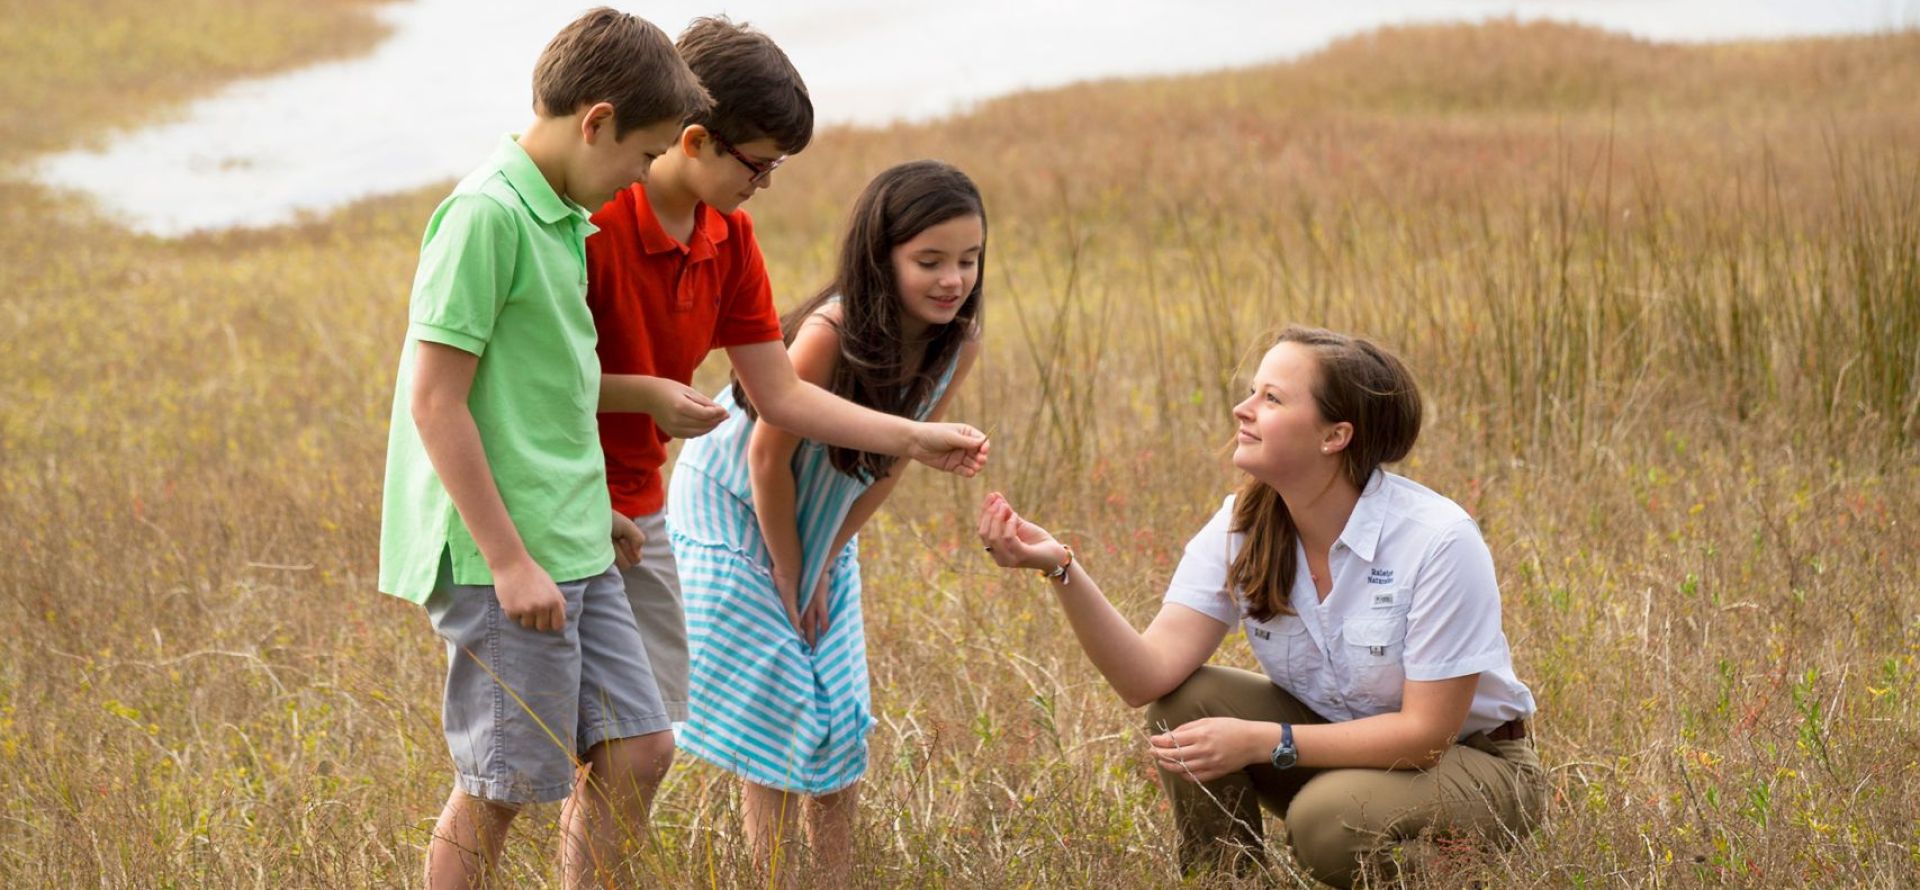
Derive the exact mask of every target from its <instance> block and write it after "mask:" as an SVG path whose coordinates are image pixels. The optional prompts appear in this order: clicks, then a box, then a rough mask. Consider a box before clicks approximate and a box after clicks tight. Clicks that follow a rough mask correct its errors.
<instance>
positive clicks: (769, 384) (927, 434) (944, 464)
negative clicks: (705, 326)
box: [727, 338, 987, 476]
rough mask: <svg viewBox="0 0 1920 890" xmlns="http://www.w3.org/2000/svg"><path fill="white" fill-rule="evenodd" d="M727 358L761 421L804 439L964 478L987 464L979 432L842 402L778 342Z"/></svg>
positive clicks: (732, 349)
mask: <svg viewBox="0 0 1920 890" xmlns="http://www.w3.org/2000/svg"><path fill="white" fill-rule="evenodd" d="M796 340H797V338H796ZM727 358H728V359H730V360H731V361H732V362H733V370H734V373H735V374H737V375H738V376H739V378H740V383H741V385H742V386H744V387H746V390H747V398H749V399H751V400H752V401H753V405H754V407H755V408H756V409H758V410H759V412H760V416H761V419H763V420H765V421H767V422H769V423H772V424H773V425H775V426H778V427H780V428H781V429H784V430H787V431H788V432H791V433H793V434H795V435H797V436H799V437H801V438H804V439H812V440H813V441H815V442H824V443H827V444H829V445H838V446H840V447H843V448H857V449H859V450H861V451H871V452H873V453H875V454H891V455H895V456H903V457H909V458H912V459H914V460H917V461H920V462H921V463H924V464H927V465H928V466H932V467H934V468H935V469H940V470H946V471H948V472H954V473H959V474H960V475H962V476H972V475H974V474H975V473H977V472H979V471H980V468H981V467H983V466H985V465H986V460H987V437H986V436H985V435H984V434H982V433H981V432H980V431H979V430H976V429H974V428H972V427H970V426H967V425H966V424H957V423H940V424H933V423H917V422H915V421H911V420H908V419H906V418H904V417H895V416H894V415H891V414H887V413H885V412H881V411H875V410H873V409H871V408H865V407H862V406H859V405H855V404H854V403H852V402H849V401H847V400H845V399H842V398H839V397H837V396H835V395H834V394H832V393H830V392H827V391H826V390H825V389H822V388H821V387H820V386H819V385H817V384H815V383H811V382H808V381H806V380H803V379H801V377H800V376H799V375H798V374H797V373H796V372H795V370H794V364H793V361H792V360H791V359H790V358H789V357H788V354H787V351H786V350H785V349H784V348H782V347H781V344H779V343H778V342H767V343H751V344H747V345H743V346H729V347H727Z"/></svg>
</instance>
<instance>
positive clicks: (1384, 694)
mask: <svg viewBox="0 0 1920 890" xmlns="http://www.w3.org/2000/svg"><path fill="white" fill-rule="evenodd" d="M1340 634H1341V637H1342V638H1343V639H1344V640H1345V642H1346V651H1345V652H1344V653H1343V654H1345V655H1346V660H1347V673H1348V677H1349V678H1350V679H1349V683H1348V689H1347V690H1346V691H1347V697H1348V699H1350V700H1351V701H1352V702H1353V704H1354V708H1355V710H1356V711H1358V712H1363V713H1362V714H1361V716H1370V715H1372V714H1383V713H1386V712H1388V711H1397V710H1399V709H1400V693H1401V685H1402V684H1403V683H1405V682H1406V679H1407V672H1406V668H1405V666H1404V665H1403V664H1402V659H1403V658H1404V657H1405V655H1406V650H1407V616H1405V615H1396V616H1387V617H1380V618H1354V619H1351V620H1349V621H1347V622H1346V624H1345V626H1344V627H1342V629H1341V631H1340Z"/></svg>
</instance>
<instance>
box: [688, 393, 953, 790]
mask: <svg viewBox="0 0 1920 890" xmlns="http://www.w3.org/2000/svg"><path fill="white" fill-rule="evenodd" d="M952 378H953V368H952V366H949V367H948V368H947V369H946V371H945V372H944V373H943V374H942V375H941V379H940V381H939V384H938V386H936V387H935V389H934V392H933V395H932V397H931V398H929V399H928V402H927V409H923V410H922V412H921V415H920V416H922V417H924V416H925V413H926V410H930V409H931V406H932V405H934V404H937V403H938V402H939V400H940V397H941V395H942V394H944V393H945V392H946V389H947V385H948V384H949V383H950V382H952ZM714 401H715V402H718V403H719V404H720V405H721V406H722V407H724V408H726V409H727V414H728V416H727V420H726V421H725V422H724V423H722V424H721V425H720V426H719V427H718V428H716V429H715V430H714V431H713V432H711V433H708V434H707V435H705V436H703V437H701V438H698V439H693V440H690V441H688V442H687V444H686V446H685V448H684V450H682V452H681V454H680V460H679V462H678V463H677V464H676V465H675V467H674V472H673V477H672V481H671V483H670V484H669V486H668V491H667V517H668V527H669V530H670V537H671V538H672V541H673V552H674V559H675V561H676V562H677V563H678V564H679V569H680V583H681V588H682V590H683V591H684V593H685V596H686V608H687V642H688V662H689V663H688V668H689V672H690V674H691V677H690V681H691V696H690V700H689V709H690V711H691V714H690V715H689V717H688V719H687V723H686V726H685V728H684V729H683V731H682V732H681V733H680V736H679V745H680V747H681V749H682V750H685V751H687V752H688V753H690V754H693V755H694V756H696V757H698V758H700V759H702V760H705V761H707V762H709V763H712V764H714V765H715V766H718V767H720V768H722V769H726V770H728V771H731V772H733V773H735V774H738V775H740V776H741V777H743V778H745V779H747V780H748V781H751V782H754V783H756V784H760V785H767V786H770V787H774V788H780V789H784V790H787V791H793V792H798V793H802V794H828V793H831V792H834V791H839V790H841V789H843V788H846V787H847V786H849V785H852V784H853V783H854V782H855V781H857V780H859V778H860V776H861V775H862V774H864V773H865V772H866V769H867V732H868V731H869V730H870V729H871V728H872V726H873V716H872V709H871V692H870V689H869V685H868V680H867V645H866V632H865V627H864V622H863V620H862V618H861V611H860V590H861V585H860V563H859V541H858V538H856V539H854V540H853V541H850V542H848V544H847V546H846V547H845V548H843V549H842V550H841V551H840V552H839V553H829V552H827V551H828V548H830V547H831V546H832V544H833V537H834V535H835V534H836V533H837V532H838V531H839V530H840V525H841V523H842V522H843V521H844V520H845V519H846V515H847V511H848V509H849V508H850V507H852V505H853V502H854V501H855V500H857V499H858V498H859V497H860V495H861V493H862V492H864V491H865V490H866V485H865V484H863V483H861V482H858V481H856V480H854V479H853V478H851V477H849V476H846V475H845V474H842V473H841V472H839V471H838V470H835V469H834V468H833V465H832V463H831V460H830V458H829V454H828V450H827V448H826V447H825V446H822V445H820V444H818V443H815V442H811V441H805V440H803V441H802V442H801V443H800V447H799V448H798V449H796V450H795V452H794V457H793V471H794V481H795V495H796V498H795V500H796V503H797V505H798V509H797V516H796V520H797V524H798V528H799V532H800V544H801V552H802V561H801V575H800V577H801V585H800V606H801V608H805V607H806V605H807V601H808V600H809V599H810V598H811V596H812V594H813V592H814V589H815V586H816V583H817V581H818V579H819V577H820V574H821V573H822V572H825V573H827V579H828V581H827V591H826V593H827V596H828V597H829V598H830V599H829V601H828V612H827V614H828V625H829V628H828V630H827V633H826V635H825V636H824V637H822V638H821V639H820V640H819V641H818V644H817V645H815V646H808V645H807V643H806V641H804V640H802V639H801V638H800V635H799V633H798V632H797V631H795V630H794V628H793V625H792V624H790V623H788V621H787V615H786V611H785V610H784V609H782V608H781V606H780V595H779V593H778V592H776V591H775V589H774V585H773V575H772V571H771V566H772V559H771V557H770V556H769V554H768V551H767V546H766V542H765V540H764V539H763V538H762V537H761V535H760V523H759V520H758V519H757V518H755V516H754V513H753V486H752V483H751V481H750V479H749V475H748V468H747V453H746V450H747V443H748V440H749V438H750V436H751V433H752V430H753V421H752V420H750V419H748V418H747V416H746V414H745V413H744V412H742V411H741V410H740V408H739V406H738V405H737V404H736V403H735V402H734V400H733V395H732V391H731V389H729V390H726V391H722V392H721V393H720V394H719V395H718V396H716V397H715V399H714Z"/></svg>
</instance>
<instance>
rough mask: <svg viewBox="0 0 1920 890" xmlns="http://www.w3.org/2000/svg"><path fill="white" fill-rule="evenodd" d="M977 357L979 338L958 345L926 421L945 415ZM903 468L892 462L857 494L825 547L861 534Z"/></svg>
mask: <svg viewBox="0 0 1920 890" xmlns="http://www.w3.org/2000/svg"><path fill="white" fill-rule="evenodd" d="M979 357H980V341H978V340H968V341H966V342H965V343H962V344H960V354H959V356H957V357H956V359H955V361H954V366H953V379H951V380H949V381H947V391H946V392H945V393H942V394H941V396H940V401H938V402H935V403H934V405H933V409H932V410H930V411H928V412H927V421H928V422H929V423H934V422H938V421H939V420H940V418H942V417H945V416H946V415H947V406H948V405H949V404H951V403H952V402H953V394H954V392H955V391H957V390H959V389H960V384H961V382H963V381H965V380H966V379H967V374H968V373H969V372H971V371H972V370H973V363H974V361H975V360H977V359H978V358H979ZM906 471H907V468H906V467H905V466H904V465H900V464H895V465H894V467H893V469H892V471H891V472H889V473H887V475H885V476H882V477H880V478H879V479H877V480H875V481H874V483H873V484H872V485H870V486H868V487H867V490H866V491H864V492H861V493H860V497H859V498H858V499H857V500H855V501H854V502H853V506H851V507H849V508H848V509H847V518H846V519H845V520H844V521H842V522H841V523H840V531H839V532H838V533H837V534H835V535H834V536H833V548H832V549H830V550H828V551H827V552H828V553H839V552H840V548H842V547H845V546H847V542H848V541H851V540H853V536H854V535H857V534H859V533H860V529H861V528H862V527H863V526H865V525H866V524H867V520H869V519H872V518H873V514H874V513H875V512H876V511H878V510H879V509H880V505H881V504H884V503H886V502H887V495H889V494H892V493H893V489H894V486H896V485H898V484H900V476H901V474H903V473H905V472H906Z"/></svg>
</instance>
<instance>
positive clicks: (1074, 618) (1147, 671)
mask: <svg viewBox="0 0 1920 890" xmlns="http://www.w3.org/2000/svg"><path fill="white" fill-rule="evenodd" d="M979 532H980V541H981V542H982V543H984V544H986V545H987V551H988V553H989V555H991V556H992V557H993V561H994V562H995V563H998V564H999V565H1000V566H1002V567H1004V568H1014V569H1036V570H1039V571H1042V572H1046V571H1050V570H1052V569H1054V568H1055V567H1057V566H1059V565H1060V564H1061V563H1062V562H1065V561H1066V557H1067V548H1066V547H1065V546H1064V545H1062V544H1061V543H1060V542H1059V541H1056V540H1054V537H1053V535H1051V534H1049V533H1048V532H1047V530H1046V529H1044V528H1041V527H1040V526H1037V525H1034V524H1033V523H1031V522H1028V521H1027V520H1026V519H1024V518H1022V517H1021V516H1020V514H1018V513H1015V512H1014V510H1013V505H1011V504H1009V503H1007V499H1006V498H1005V497H1002V496H1001V495H1000V494H999V493H998V492H995V493H993V494H990V495H988V496H987V500H986V503H984V504H982V505H981V507H980V529H979ZM1047 583H1048V585H1049V586H1051V587H1052V588H1053V591H1054V594H1055V595H1056V596H1057V597H1058V598H1059V600H1060V608H1061V609H1062V610H1063V611H1065V612H1066V614H1067V623H1068V624H1070V625H1072V626H1073V635H1074V637H1075V638H1077V639H1078V640H1079V641H1080V648H1081V649H1083V650H1085V651H1086V653H1087V658H1088V660H1090V661H1092V662H1093V666H1094V667H1095V668H1097V669H1099V671H1100V674H1101V675H1102V676H1104V677H1106V678H1107V683H1108V685H1110V686H1112V687H1113V691H1114V692H1117V693H1119V694H1120V698H1121V699H1122V700H1123V701H1125V702H1126V703H1127V705H1128V706H1129V707H1135V708H1138V707H1144V706H1146V705H1148V704H1151V703H1152V702H1153V701H1155V700H1157V699H1159V698H1160V697H1162V696H1164V695H1166V694H1167V693H1169V692H1172V691H1173V690H1174V689H1176V688H1178V687H1179V686H1180V684H1181V683H1183V682H1185V681H1186V679H1187V678H1188V677H1189V676H1192V675H1193V672H1194V671H1195V670H1198V669H1199V667H1200V665H1202V664H1205V663H1206V661H1207V658H1208V657H1210V656H1212V655H1213V652H1214V650H1216V649H1218V648H1220V641H1221V640H1224V639H1226V636H1227V627H1228V626H1227V625H1226V624H1224V623H1222V622H1221V621H1219V620H1218V619H1215V618H1213V617H1211V616H1208V615H1203V614H1201V613H1200V612H1197V611H1194V610H1193V609H1190V608H1187V607H1186V606H1182V605H1176V604H1172V603H1169V604H1167V605H1165V606H1162V607H1161V608H1160V614H1158V615H1156V616H1154V619H1153V622H1152V623H1151V624H1149V625H1147V630H1146V632H1145V633H1142V632H1140V631H1136V630H1134V629H1133V625H1132V624H1129V623H1128V622H1127V619H1126V616H1124V615H1121V614H1120V610H1118V609H1115V608H1114V607H1113V604H1112V603H1110V602H1108V601H1107V597H1106V595H1105V594H1103V593H1101V592H1100V585H1099V584H1098V583H1096V582H1095V581H1094V580H1093V576H1092V575H1091V574H1089V573H1088V572H1087V568H1086V566H1085V565H1083V564H1082V563H1081V561H1080V560H1079V559H1078V558H1076V559H1074V560H1073V564H1072V565H1071V566H1068V568H1067V574H1066V577H1065V578H1064V579H1063V580H1054V581H1049V582H1047Z"/></svg>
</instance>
